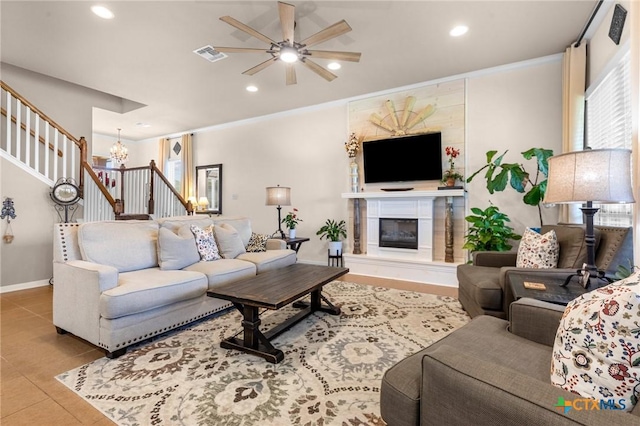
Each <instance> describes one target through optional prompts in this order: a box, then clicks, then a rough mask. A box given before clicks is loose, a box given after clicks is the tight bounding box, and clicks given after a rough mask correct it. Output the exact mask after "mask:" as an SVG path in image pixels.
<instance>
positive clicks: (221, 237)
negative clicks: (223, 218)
mask: <svg viewBox="0 0 640 426" xmlns="http://www.w3.org/2000/svg"><path fill="white" fill-rule="evenodd" d="M213 232H214V233H215V234H216V243H217V244H218V249H219V250H220V254H221V255H222V257H223V258H225V259H235V258H236V257H238V255H241V254H242V253H245V252H246V250H245V248H244V244H243V243H242V240H241V239H240V236H239V235H238V231H236V229H235V228H234V227H233V226H231V225H229V224H228V223H221V224H218V225H216V226H215V227H214V228H213Z"/></svg>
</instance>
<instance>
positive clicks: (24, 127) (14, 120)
mask: <svg viewBox="0 0 640 426" xmlns="http://www.w3.org/2000/svg"><path fill="white" fill-rule="evenodd" d="M0 113H1V114H2V115H4V116H5V117H6V116H7V110H6V109H4V108H0ZM11 122H12V123H14V124H18V123H17V122H18V119H17V118H16V117H15V116H14V115H11ZM20 128H21V129H22V130H24V131H25V132H26V131H27V125H26V124H24V123H20ZM29 133H30V134H31V136H32V137H34V138H35V137H36V132H34V131H33V129H29ZM38 141H39V142H40V143H41V144H42V145H45V146H46V145H47V141H45V140H44V138H43V137H42V136H38ZM49 149H50V150H51V151H55V147H54V146H53V144H52V143H51V142H49ZM58 157H62V151H61V150H58Z"/></svg>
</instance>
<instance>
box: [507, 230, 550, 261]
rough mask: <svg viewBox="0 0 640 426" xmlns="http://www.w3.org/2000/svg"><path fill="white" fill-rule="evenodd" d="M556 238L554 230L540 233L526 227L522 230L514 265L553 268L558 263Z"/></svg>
mask: <svg viewBox="0 0 640 426" xmlns="http://www.w3.org/2000/svg"><path fill="white" fill-rule="evenodd" d="M558 252H559V249H558V240H557V238H556V233H555V231H553V230H551V231H549V232H547V233H546V234H543V235H540V234H538V233H537V232H535V231H532V230H531V229H529V228H527V229H525V231H524V235H523V236H522V240H521V241H520V245H519V246H518V256H517V257H516V266H517V267H518V268H537V269H549V268H555V267H556V265H557V264H558Z"/></svg>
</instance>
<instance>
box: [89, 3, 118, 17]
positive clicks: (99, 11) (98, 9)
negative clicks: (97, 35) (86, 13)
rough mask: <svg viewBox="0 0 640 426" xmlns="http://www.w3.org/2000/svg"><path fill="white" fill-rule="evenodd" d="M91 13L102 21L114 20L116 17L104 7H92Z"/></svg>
mask: <svg viewBox="0 0 640 426" xmlns="http://www.w3.org/2000/svg"><path fill="white" fill-rule="evenodd" d="M91 11H92V12H93V13H95V14H96V15H98V16H99V17H101V18H102V19H113V17H114V16H115V15H114V14H113V12H112V11H110V10H109V9H107V8H106V7H104V6H91Z"/></svg>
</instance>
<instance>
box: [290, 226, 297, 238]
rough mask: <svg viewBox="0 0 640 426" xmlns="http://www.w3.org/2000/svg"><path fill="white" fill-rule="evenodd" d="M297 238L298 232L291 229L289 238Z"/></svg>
mask: <svg viewBox="0 0 640 426" xmlns="http://www.w3.org/2000/svg"><path fill="white" fill-rule="evenodd" d="M295 237H296V230H295V228H294V229H289V238H295Z"/></svg>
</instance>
